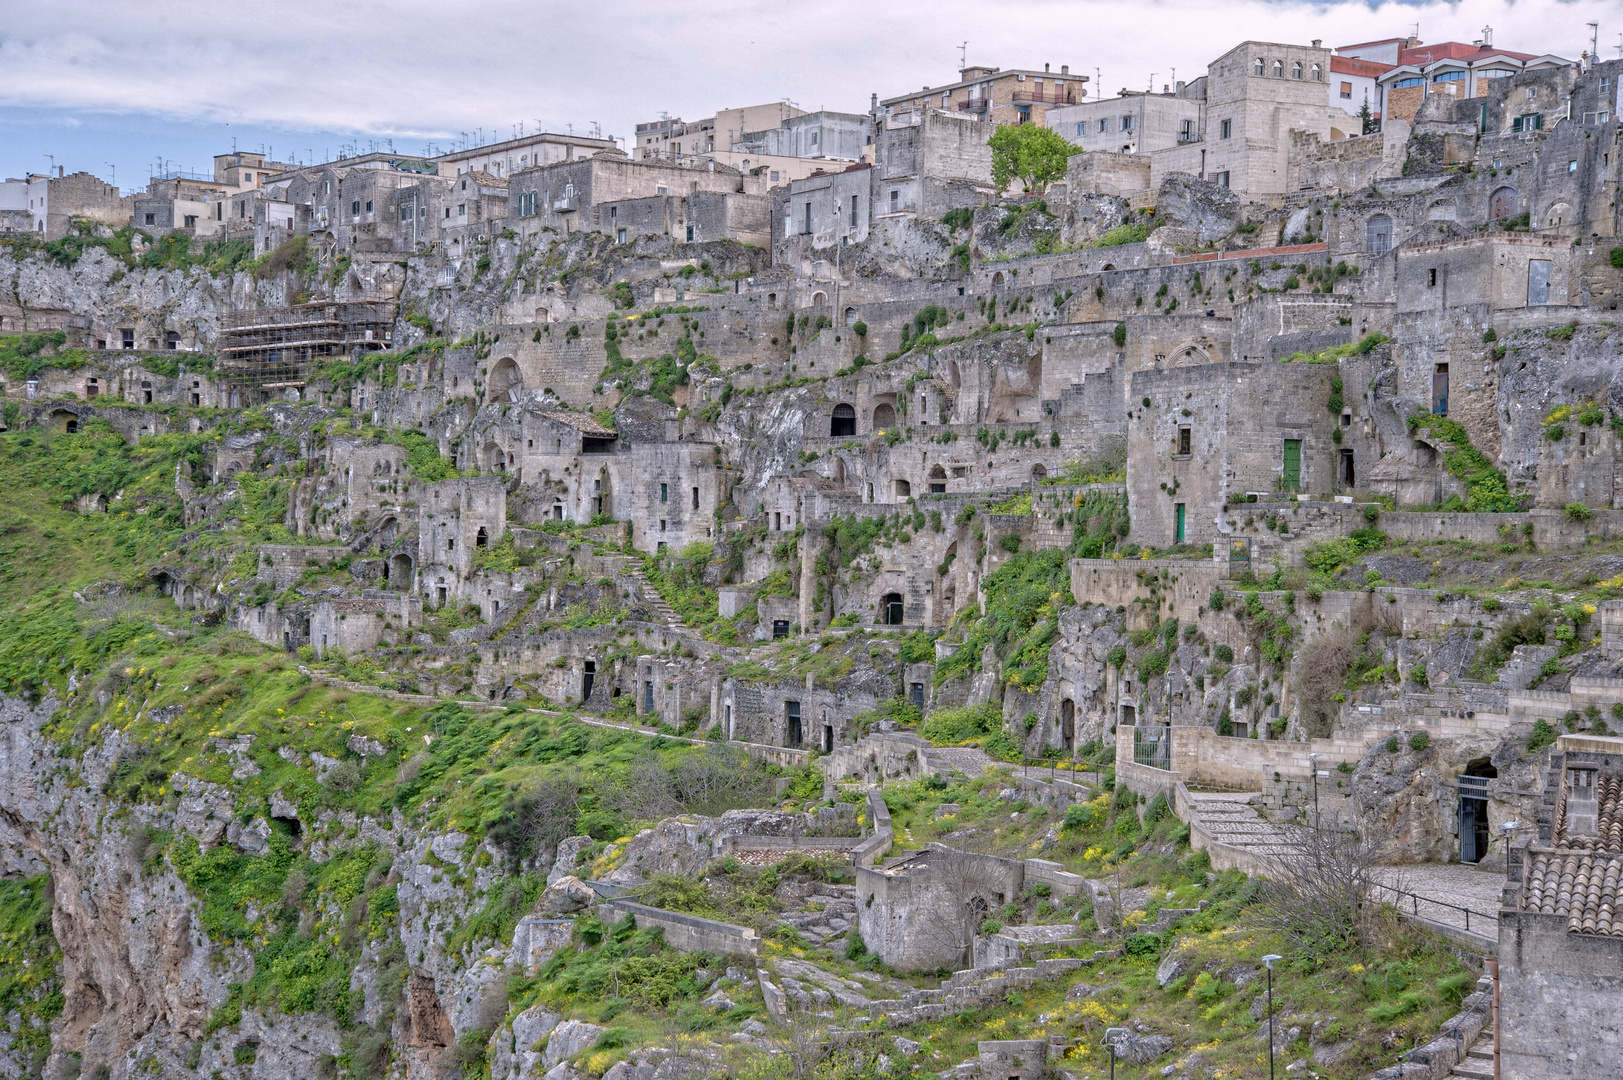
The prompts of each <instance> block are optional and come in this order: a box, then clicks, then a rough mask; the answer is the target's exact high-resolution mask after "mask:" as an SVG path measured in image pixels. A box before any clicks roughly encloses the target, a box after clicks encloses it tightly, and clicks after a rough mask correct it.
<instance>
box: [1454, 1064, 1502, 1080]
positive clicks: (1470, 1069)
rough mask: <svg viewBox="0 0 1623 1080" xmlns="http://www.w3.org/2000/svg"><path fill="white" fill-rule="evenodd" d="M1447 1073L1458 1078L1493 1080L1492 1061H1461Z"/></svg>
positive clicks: (1461, 1079) (1460, 1079) (1462, 1079)
mask: <svg viewBox="0 0 1623 1080" xmlns="http://www.w3.org/2000/svg"><path fill="white" fill-rule="evenodd" d="M1448 1075H1449V1076H1450V1077H1457V1078H1458V1080H1493V1062H1492V1061H1489V1062H1486V1063H1484V1062H1480V1061H1476V1060H1471V1061H1462V1062H1460V1063H1459V1064H1458V1065H1456V1066H1454V1069H1453V1071H1452V1072H1450V1073H1449V1074H1448Z"/></svg>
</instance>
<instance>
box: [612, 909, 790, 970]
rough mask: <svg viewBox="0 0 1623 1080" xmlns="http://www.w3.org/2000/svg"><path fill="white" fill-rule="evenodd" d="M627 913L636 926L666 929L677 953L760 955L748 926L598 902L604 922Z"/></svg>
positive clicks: (755, 936)
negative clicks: (634, 920)
mask: <svg viewBox="0 0 1623 1080" xmlns="http://www.w3.org/2000/svg"><path fill="white" fill-rule="evenodd" d="M627 915H630V916H632V917H633V918H635V919H636V920H637V925H638V926H639V927H643V926H657V927H659V928H661V929H662V930H664V931H665V944H666V945H669V946H670V947H671V948H673V949H675V950H676V951H677V952H704V953H714V954H716V955H717V956H732V955H739V956H749V957H756V958H759V957H760V955H761V938H760V935H758V934H756V932H755V931H754V930H751V929H750V928H749V927H747V926H734V925H732V924H731V923H724V922H716V921H715V920H714V919H701V918H699V917H698V916H697V915H685V914H683V913H682V912H680V911H664V910H662V909H660V908H653V907H649V906H648V905H646V904H638V903H634V902H632V901H630V900H608V901H605V902H604V903H602V904H599V905H598V908H597V917H598V918H599V919H601V920H603V921H604V922H605V923H613V922H619V921H620V920H621V919H623V918H625V917H626V916H627Z"/></svg>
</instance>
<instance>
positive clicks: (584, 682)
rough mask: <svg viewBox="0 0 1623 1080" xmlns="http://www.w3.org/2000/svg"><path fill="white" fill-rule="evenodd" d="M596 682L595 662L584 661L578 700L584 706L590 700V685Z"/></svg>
mask: <svg viewBox="0 0 1623 1080" xmlns="http://www.w3.org/2000/svg"><path fill="white" fill-rule="evenodd" d="M595 681H597V661H595V660H588V661H586V670H585V673H584V674H582V675H581V677H580V700H581V704H582V705H584V704H585V703H586V702H588V701H590V700H591V699H592V684H593V683H594V682H595Z"/></svg>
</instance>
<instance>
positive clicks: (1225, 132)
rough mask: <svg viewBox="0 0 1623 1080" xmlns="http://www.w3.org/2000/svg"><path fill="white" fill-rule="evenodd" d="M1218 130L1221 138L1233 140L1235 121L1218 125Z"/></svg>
mask: <svg viewBox="0 0 1623 1080" xmlns="http://www.w3.org/2000/svg"><path fill="white" fill-rule="evenodd" d="M1217 130H1218V132H1219V133H1220V134H1219V137H1220V138H1224V139H1228V138H1232V137H1233V136H1234V121H1233V120H1224V121H1223V122H1222V123H1220V124H1218V125H1217Z"/></svg>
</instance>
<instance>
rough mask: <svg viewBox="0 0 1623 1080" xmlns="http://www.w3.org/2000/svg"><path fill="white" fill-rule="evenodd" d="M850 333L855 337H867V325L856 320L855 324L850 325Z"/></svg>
mask: <svg viewBox="0 0 1623 1080" xmlns="http://www.w3.org/2000/svg"><path fill="white" fill-rule="evenodd" d="M851 332H852V333H853V334H855V335H856V336H857V337H867V336H868V324H867V323H865V322H863V321H862V320H861V319H858V320H857V321H856V322H854V323H852V324H851Z"/></svg>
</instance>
